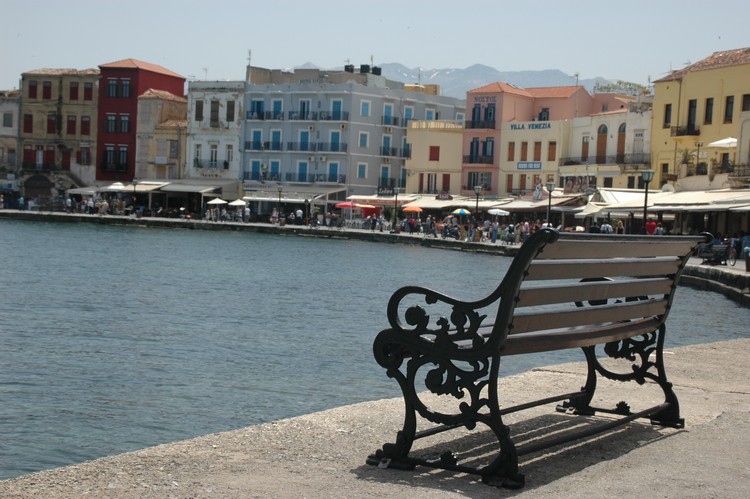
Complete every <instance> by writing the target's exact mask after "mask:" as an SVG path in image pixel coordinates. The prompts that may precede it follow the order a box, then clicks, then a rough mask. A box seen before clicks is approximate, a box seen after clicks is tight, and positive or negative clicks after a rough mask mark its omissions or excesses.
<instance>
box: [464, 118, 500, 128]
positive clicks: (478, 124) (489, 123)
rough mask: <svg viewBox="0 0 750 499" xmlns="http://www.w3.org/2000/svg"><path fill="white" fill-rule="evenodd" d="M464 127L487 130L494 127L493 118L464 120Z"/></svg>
mask: <svg viewBox="0 0 750 499" xmlns="http://www.w3.org/2000/svg"><path fill="white" fill-rule="evenodd" d="M465 126H466V128H484V129H489V130H494V129H495V120H477V121H475V120H466V122H465Z"/></svg>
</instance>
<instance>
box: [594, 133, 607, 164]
mask: <svg viewBox="0 0 750 499" xmlns="http://www.w3.org/2000/svg"><path fill="white" fill-rule="evenodd" d="M596 162H597V164H600V165H601V164H604V163H606V162H607V125H599V129H598V130H597V131H596Z"/></svg>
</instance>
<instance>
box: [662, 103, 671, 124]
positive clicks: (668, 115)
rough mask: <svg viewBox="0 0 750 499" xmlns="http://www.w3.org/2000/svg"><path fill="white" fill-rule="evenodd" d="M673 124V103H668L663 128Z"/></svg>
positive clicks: (665, 107)
mask: <svg viewBox="0 0 750 499" xmlns="http://www.w3.org/2000/svg"><path fill="white" fill-rule="evenodd" d="M671 126H672V104H666V105H665V106H664V124H663V125H662V128H669V127H671Z"/></svg>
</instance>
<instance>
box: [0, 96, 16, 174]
mask: <svg viewBox="0 0 750 499" xmlns="http://www.w3.org/2000/svg"><path fill="white" fill-rule="evenodd" d="M20 104H21V92H20V91H18V90H3V91H0V120H2V121H0V171H2V172H4V173H5V172H15V171H16V154H17V151H18V112H19V108H20ZM4 178H5V175H3V179H4Z"/></svg>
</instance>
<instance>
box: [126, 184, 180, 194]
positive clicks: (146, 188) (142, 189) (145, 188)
mask: <svg viewBox="0 0 750 499" xmlns="http://www.w3.org/2000/svg"><path fill="white" fill-rule="evenodd" d="M167 184H169V182H138V183H137V184H135V192H136V193H146V192H152V191H155V190H157V189H159V188H161V187H164V186H165V185H167ZM124 192H133V184H130V185H128V186H126V187H125V191H124Z"/></svg>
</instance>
